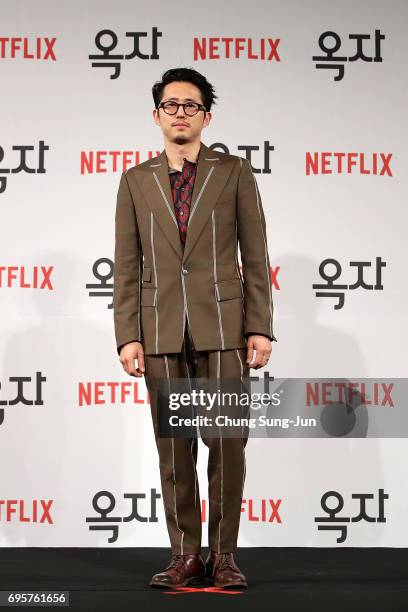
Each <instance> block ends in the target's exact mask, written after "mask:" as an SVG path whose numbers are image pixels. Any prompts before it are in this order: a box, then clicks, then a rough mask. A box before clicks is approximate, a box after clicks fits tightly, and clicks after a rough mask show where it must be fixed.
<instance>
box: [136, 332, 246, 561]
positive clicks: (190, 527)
mask: <svg viewBox="0 0 408 612" xmlns="http://www.w3.org/2000/svg"><path fill="white" fill-rule="evenodd" d="M246 352H247V351H246V349H243V348H237V349H229V350H224V351H222V350H210V351H196V350H195V347H194V343H193V340H192V337H191V332H190V329H189V326H188V325H186V328H185V333H184V341H183V346H182V351H181V353H168V354H165V355H145V380H146V385H147V388H148V391H149V395H150V405H151V412H152V421H153V428H154V433H155V439H156V445H157V450H158V454H159V468H160V478H161V485H162V495H163V504H164V511H165V516H166V522H167V529H168V532H169V536H170V543H171V549H172V553H173V554H193V553H200V550H201V533H202V528H201V502H200V493H199V485H198V479H197V472H196V462H197V449H198V438H197V437H194V438H180V437H174V438H169V437H166V438H164V437H159V436H158V390H157V383H158V381H159V380H160V379H161V380H163V379H166V378H167V379H169V380H171V379H172V378H187V377H188V378H192V377H207V378H209V379H216V378H217V379H225V378H228V379H240V378H241V379H242V378H247V377H249V368H248V366H247V364H246V361H245V360H246ZM201 439H202V440H203V442H204V443H205V444H206V446H208V449H209V455H208V501H209V513H208V542H209V547H210V548H211V550H213V551H214V552H219V553H222V552H234V551H235V550H236V546H237V538H238V529H239V523H240V516H241V503H242V493H243V488H244V481H245V446H246V443H247V439H248V434H247V430H246V432H245V431H244V432H243V437H242V438H232V437H228V438H227V437H224V438H223V437H222V435H221V436H219V437H206V436H205V435H204V434H203V433H201Z"/></svg>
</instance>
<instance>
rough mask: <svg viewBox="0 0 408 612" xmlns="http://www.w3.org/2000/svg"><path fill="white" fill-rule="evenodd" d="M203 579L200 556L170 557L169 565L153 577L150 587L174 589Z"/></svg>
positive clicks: (203, 568) (202, 562)
mask: <svg viewBox="0 0 408 612" xmlns="http://www.w3.org/2000/svg"><path fill="white" fill-rule="evenodd" d="M204 577H205V566H204V561H203V560H202V558H201V555H198V554H195V555H172V556H171V562H170V565H168V566H167V567H166V569H165V570H164V571H162V572H160V573H159V574H155V575H154V576H153V578H152V579H151V581H150V586H153V587H168V588H169V587H170V588H174V587H180V586H186V585H187V584H190V583H191V582H193V581H194V580H196V579H197V578H204Z"/></svg>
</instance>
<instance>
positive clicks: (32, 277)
mask: <svg viewBox="0 0 408 612" xmlns="http://www.w3.org/2000/svg"><path fill="white" fill-rule="evenodd" d="M53 270H54V266H33V267H30V266H0V287H1V288H4V287H19V288H20V289H48V290H49V291H53V290H54V287H53V285H52V281H51V272H52V271H53Z"/></svg>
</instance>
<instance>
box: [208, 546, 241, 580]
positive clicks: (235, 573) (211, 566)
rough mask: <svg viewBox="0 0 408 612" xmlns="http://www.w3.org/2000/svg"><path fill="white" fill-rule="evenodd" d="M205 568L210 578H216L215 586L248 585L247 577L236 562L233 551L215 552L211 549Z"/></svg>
mask: <svg viewBox="0 0 408 612" xmlns="http://www.w3.org/2000/svg"><path fill="white" fill-rule="evenodd" d="M205 569H206V573H207V576H208V578H212V579H213V580H214V586H218V587H230V586H231V587H232V586H234V587H237V586H240V587H247V586H248V583H247V581H246V578H245V576H244V574H243V573H242V572H241V571H240V569H239V568H238V566H237V565H236V564H235V561H234V555H233V554H232V553H231V552H229V553H215V552H213V551H210V553H208V557H207V560H206V562H205Z"/></svg>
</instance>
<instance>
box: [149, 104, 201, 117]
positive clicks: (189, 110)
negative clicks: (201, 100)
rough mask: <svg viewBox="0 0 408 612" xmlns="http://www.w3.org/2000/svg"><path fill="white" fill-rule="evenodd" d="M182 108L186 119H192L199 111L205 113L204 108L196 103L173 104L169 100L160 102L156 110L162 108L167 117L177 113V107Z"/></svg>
mask: <svg viewBox="0 0 408 612" xmlns="http://www.w3.org/2000/svg"><path fill="white" fill-rule="evenodd" d="M180 106H182V107H183V111H184V114H185V115H187V116H188V117H194V115H196V114H197V113H198V112H199V111H200V110H203V111H204V112H207V111H206V110H205V107H204V106H203V105H202V104H197V102H184V104H179V103H178V102H173V101H172V100H169V101H168V102H160V104H159V106H158V107H157V109H159V108H162V109H163V110H164V112H165V113H167V114H168V115H175V114H176V113H178V109H179V107H180Z"/></svg>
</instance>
